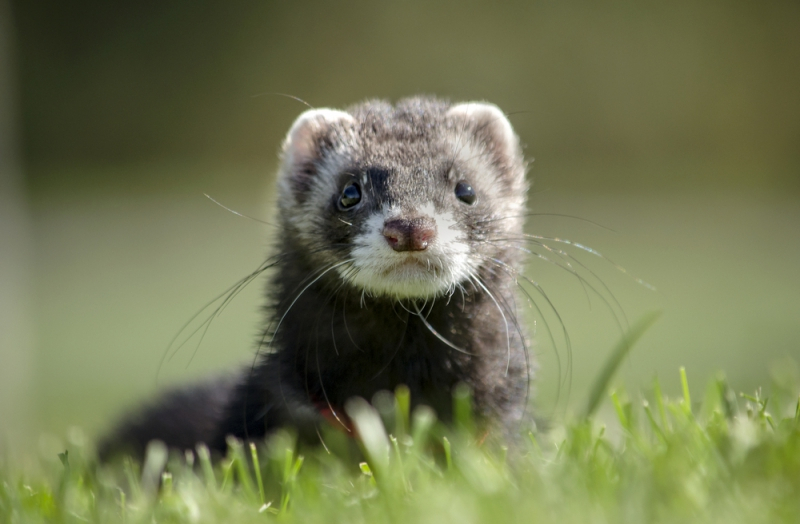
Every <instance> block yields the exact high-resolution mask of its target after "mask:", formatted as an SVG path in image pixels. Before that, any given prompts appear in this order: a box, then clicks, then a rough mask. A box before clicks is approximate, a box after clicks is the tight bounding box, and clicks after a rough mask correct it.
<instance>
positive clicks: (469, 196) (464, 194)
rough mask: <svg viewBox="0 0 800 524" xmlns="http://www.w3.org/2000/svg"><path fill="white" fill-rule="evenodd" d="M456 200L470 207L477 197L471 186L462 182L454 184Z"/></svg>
mask: <svg viewBox="0 0 800 524" xmlns="http://www.w3.org/2000/svg"><path fill="white" fill-rule="evenodd" d="M456 198H457V199H459V200H461V201H462V202H464V203H465V204H469V205H472V204H474V203H475V201H476V200H477V199H478V196H477V195H476V194H475V190H474V189H472V186H471V185H469V184H467V183H466V182H464V181H463V180H462V181H461V182H459V183H458V184H456Z"/></svg>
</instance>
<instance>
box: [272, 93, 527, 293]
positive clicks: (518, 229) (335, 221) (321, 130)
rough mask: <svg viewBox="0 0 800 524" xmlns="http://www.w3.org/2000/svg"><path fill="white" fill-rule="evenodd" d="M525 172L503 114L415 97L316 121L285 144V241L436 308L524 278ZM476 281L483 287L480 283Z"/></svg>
mask: <svg viewBox="0 0 800 524" xmlns="http://www.w3.org/2000/svg"><path fill="white" fill-rule="evenodd" d="M526 189H527V186H526V183H525V162H524V160H523V157H522V153H521V151H520V146H519V140H518V139H517V136H516V135H515V134H514V131H513V129H512V128H511V124H510V123H509V122H508V120H507V119H506V117H505V115H504V114H503V113H502V112H501V111H500V110H499V109H498V108H497V107H496V106H494V105H491V104H486V103H480V102H477V103H465V104H458V105H450V104H448V103H446V102H443V101H440V100H434V99H429V98H414V99H408V100H403V101H401V102H399V103H398V104H397V105H396V106H394V107H393V106H391V105H390V104H388V103H385V102H366V103H364V104H361V105H357V106H355V107H352V108H350V109H349V110H348V111H347V112H344V111H336V110H331V109H313V110H310V111H306V112H305V113H303V114H302V115H300V117H299V118H298V119H297V120H296V121H295V123H294V125H292V128H291V130H290V131H289V134H288V136H287V138H286V141H285V143H284V150H283V163H282V166H281V171H280V177H279V193H280V194H279V202H280V210H281V217H282V220H283V227H284V228H285V231H283V234H286V235H290V236H291V240H292V242H293V243H294V244H295V246H297V247H298V248H300V249H303V250H304V251H305V252H307V253H308V256H309V257H311V261H312V262H313V263H314V265H316V266H317V267H318V268H319V269H320V270H321V271H325V270H328V271H334V270H335V271H336V272H338V274H339V276H340V277H341V278H342V279H343V280H344V281H345V283H346V284H347V285H350V286H353V287H354V288H356V289H358V290H362V291H364V292H366V294H368V295H376V296H388V297H393V298H430V297H436V296H440V295H444V294H448V293H452V292H453V291H454V290H456V289H457V288H458V286H465V287H470V288H472V287H474V285H475V283H474V279H476V278H477V276H478V274H479V271H480V270H481V268H484V267H489V266H492V267H494V269H495V270H497V271H505V272H508V271H514V270H516V269H518V268H517V267H516V266H517V263H516V258H518V257H517V256H516V255H512V254H511V252H510V250H509V249H508V240H509V238H514V237H519V235H520V234H521V233H522V223H523V218H522V217H523V215H524V212H525V193H526ZM471 281H473V283H470V282H471Z"/></svg>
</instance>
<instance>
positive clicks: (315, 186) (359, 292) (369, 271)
mask: <svg viewBox="0 0 800 524" xmlns="http://www.w3.org/2000/svg"><path fill="white" fill-rule="evenodd" d="M282 160H283V162H282V165H281V170H280V175H279V220H280V234H279V240H278V243H277V246H276V253H277V254H276V256H275V257H274V268H273V273H272V278H271V281H270V283H269V286H268V297H269V300H268V305H269V311H270V314H269V319H268V325H267V326H266V327H265V336H264V343H263V344H262V346H261V347H260V348H259V351H260V356H259V361H258V363H257V365H256V367H255V368H254V369H252V370H250V369H247V370H246V371H244V372H243V373H242V374H241V375H240V376H235V377H232V378H229V379H225V380H220V381H217V382H210V383H208V384H206V385H201V386H198V387H196V388H194V389H188V390H184V391H177V392H174V393H172V394H168V395H167V396H166V397H164V398H163V399H162V400H161V401H160V403H158V404H157V405H156V406H155V407H153V408H151V409H148V410H145V411H144V412H142V413H141V415H140V416H139V417H138V418H135V419H130V420H129V421H128V422H126V423H123V424H122V425H121V426H120V427H119V429H118V430H117V432H116V433H115V434H114V435H113V436H112V437H111V438H110V439H109V440H108V441H107V442H106V444H105V446H104V447H103V448H102V451H103V453H104V454H108V453H110V452H112V451H114V450H117V449H124V448H125V447H127V448H128V449H130V450H132V451H133V452H138V453H141V452H142V450H143V449H144V446H145V445H146V443H147V442H148V441H149V440H151V439H160V440H163V441H165V442H166V444H167V445H169V446H172V447H176V448H190V447H193V446H194V444H195V443H197V442H205V443H207V444H209V445H210V446H211V447H212V448H216V449H220V450H222V449H224V446H225V437H226V436H227V435H234V436H236V437H239V438H249V439H254V438H259V437H263V436H264V435H265V434H266V433H268V432H269V431H271V430H273V429H275V428H277V427H281V426H293V427H295V428H296V429H297V430H298V431H299V432H300V434H301V435H305V436H308V437H309V438H312V439H313V438H317V431H316V429H317V428H318V426H319V425H320V424H324V423H327V422H326V420H330V418H331V417H327V418H326V417H325V416H324V415H323V413H322V412H323V411H326V412H327V413H328V414H335V415H336V417H339V418H342V419H343V418H344V415H343V413H342V406H343V405H344V403H345V402H346V401H347V400H348V399H349V398H351V397H353V396H360V397H364V398H367V399H369V398H371V397H372V395H373V394H374V393H376V392H377V391H380V390H385V389H388V390H392V389H394V388H395V387H396V386H398V385H400V384H405V385H407V386H408V387H409V388H410V390H411V398H412V401H413V402H414V403H417V404H427V405H429V406H431V407H433V408H434V409H435V410H436V411H437V413H438V415H439V416H440V417H441V418H443V419H445V420H447V419H448V418H449V416H450V409H451V403H452V388H453V387H454V386H455V385H456V384H457V383H459V382H463V383H465V384H467V385H468V386H469V387H470V388H471V390H472V393H473V398H474V402H475V407H476V410H477V412H478V414H479V416H481V417H482V419H483V420H485V421H486V422H487V423H488V425H490V426H494V427H497V428H499V429H500V430H501V431H502V430H505V431H508V430H511V429H513V428H515V427H516V425H517V424H518V423H519V422H520V421H521V420H522V418H523V413H524V411H525V402H526V399H527V392H528V383H529V375H530V366H529V364H528V359H527V353H526V343H525V335H524V330H523V329H522V328H521V327H520V325H519V323H518V322H517V317H518V313H517V308H518V306H519V305H520V302H519V300H518V297H517V293H516V279H515V275H516V273H517V272H518V271H520V270H521V255H522V252H521V250H519V249H517V248H516V247H515V245H518V244H517V243H516V242H518V241H519V240H520V239H521V238H522V233H523V232H522V226H523V218H522V217H523V216H524V214H525V192H526V183H525V163H524V161H523V158H522V155H521V151H520V148H519V144H518V139H517V137H516V135H515V134H514V132H513V131H512V129H511V126H510V124H509V123H508V121H507V119H506V118H505V116H504V115H503V114H502V113H501V112H500V111H499V110H498V109H497V108H496V107H495V106H492V105H489V104H484V103H475V104H460V105H452V106H451V105H450V104H448V103H446V102H443V101H440V100H436V99H430V98H414V99H407V100H403V101H401V102H399V103H398V104H397V105H396V106H391V105H389V104H387V103H385V102H367V103H364V104H361V105H358V106H355V107H353V108H350V109H349V110H348V111H347V112H341V111H333V110H325V109H322V110H311V111H307V112H306V113H304V114H303V115H301V116H300V117H299V118H298V120H297V121H296V122H295V124H294V125H293V127H292V129H291V130H290V131H289V135H288V136H287V139H286V143H285V145H284V153H283V159H282ZM334 418H335V417H334ZM334 423H335V422H334Z"/></svg>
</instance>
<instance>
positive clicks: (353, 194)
mask: <svg viewBox="0 0 800 524" xmlns="http://www.w3.org/2000/svg"><path fill="white" fill-rule="evenodd" d="M359 202H361V186H359V185H358V183H356V182H350V183H349V184H347V185H346V186H344V189H343V190H342V196H340V197H339V209H350V208H351V207H353V206H355V205H356V204H358V203H359Z"/></svg>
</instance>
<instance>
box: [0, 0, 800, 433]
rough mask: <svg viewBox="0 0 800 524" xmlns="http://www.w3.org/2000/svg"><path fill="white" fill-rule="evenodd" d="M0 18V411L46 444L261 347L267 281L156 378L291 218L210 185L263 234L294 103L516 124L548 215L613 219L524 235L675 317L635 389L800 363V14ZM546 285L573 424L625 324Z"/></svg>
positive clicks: (111, 12)
mask: <svg viewBox="0 0 800 524" xmlns="http://www.w3.org/2000/svg"><path fill="white" fill-rule="evenodd" d="M0 4H2V10H0V20H2V24H0V28H1V29H0V32H1V36H2V47H1V48H0V50H2V53H0V55H1V56H2V62H1V65H2V70H0V77H1V78H2V83H0V85H1V86H2V97H1V99H0V108H1V109H2V111H0V116H1V117H2V122H0V124H1V125H0V130H1V132H0V139H2V140H1V141H0V155H2V156H0V161H1V162H2V168H1V169H2V178H0V181H2V186H0V188H1V189H2V200H0V208H2V217H0V218H2V222H0V235H1V236H0V241H1V242H2V245H0V253H2V257H0V261H2V266H0V283H2V287H1V288H0V292H2V297H1V298H2V301H0V330H2V331H1V332H0V368H2V371H1V372H0V382H2V387H0V395H2V397H1V398H0V400H2V402H0V409H2V411H0V416H2V417H3V418H2V419H1V420H0V424H2V425H3V426H4V427H5V429H6V433H8V432H12V433H16V434H18V435H22V438H23V439H24V441H25V442H35V439H34V438H32V436H35V435H38V434H40V433H41V432H48V433H52V434H56V435H62V434H64V432H65V431H66V430H67V428H68V427H70V426H72V425H77V426H80V427H82V428H84V429H85V430H87V431H88V432H89V433H90V434H96V433H97V432H98V431H102V430H103V429H104V428H107V427H108V425H109V424H110V423H111V420H113V417H114V416H115V415H117V414H118V413H119V412H120V411H121V410H123V407H124V406H129V405H130V404H131V403H134V402H136V401H137V400H140V399H143V398H146V397H149V396H151V395H153V394H154V393H155V391H156V390H157V389H159V388H161V387H164V386H166V385H169V384H172V383H176V382H182V381H188V380H191V379H192V378H193V377H196V376H198V375H202V374H205V373H208V372H209V371H210V370H219V369H229V368H230V367H232V366H236V365H241V364H242V363H246V362H249V360H250V359H251V358H252V355H253V349H254V341H255V337H256V334H257V331H258V325H259V321H260V318H261V317H260V313H259V311H258V306H259V304H260V293H261V288H262V286H263V283H260V282H259V283H256V284H253V285H251V286H250V287H249V288H248V289H247V290H246V291H245V292H243V293H242V294H241V295H239V296H238V297H237V298H236V300H235V301H233V303H232V304H231V305H230V307H228V309H227V310H226V311H225V312H224V314H223V315H221V316H220V317H219V318H218V319H217V320H215V322H214V323H213V325H212V326H211V327H210V329H209V330H208V333H207V335H206V337H205V339H204V340H203V342H202V344H200V345H199V346H197V345H196V344H190V345H187V346H185V347H184V348H183V349H181V350H180V351H179V352H178V353H177V354H176V356H175V357H174V358H173V359H172V360H170V361H168V362H167V363H166V364H165V365H164V366H163V368H162V369H161V371H160V372H159V371H158V369H159V362H160V359H161V356H162V354H163V353H164V350H165V348H166V346H167V344H168V343H169V341H170V340H171V338H172V336H173V335H174V334H175V333H176V332H177V331H178V329H180V327H181V326H182V325H183V323H184V321H186V320H187V319H188V318H189V317H191V315H192V314H193V313H194V312H195V311H196V310H197V309H199V308H200V307H201V306H202V305H203V304H205V303H206V302H207V301H208V300H209V299H211V298H213V297H214V296H216V295H217V294H218V293H219V292H221V291H222V290H224V289H225V288H227V287H228V286H229V285H231V284H232V283H234V282H235V281H237V280H238V279H239V278H241V277H242V276H244V275H245V274H247V273H248V272H249V271H251V270H252V269H253V268H255V267H256V266H258V265H259V263H260V262H261V260H263V258H264V257H265V256H266V253H267V249H268V245H269V238H270V236H271V235H272V234H273V231H272V229H271V228H270V227H269V226H265V225H263V224H261V223H259V222H257V221H253V220H248V219H244V218H241V217H238V216H235V215H233V214H231V213H229V212H227V211H225V210H224V209H222V208H221V207H219V206H217V205H215V204H214V203H212V202H211V201H210V200H208V199H206V198H205V197H204V196H203V194H204V193H207V194H209V195H211V196H212V197H214V198H215V199H216V200H218V201H220V202H222V203H224V204H225V205H226V206H229V207H231V208H234V209H236V210H237V211H239V212H242V213H245V214H248V215H251V216H254V217H258V218H261V219H269V217H270V216H271V213H272V211H271V205H272V200H273V198H272V186H273V182H274V171H275V168H276V165H277V159H276V158H277V157H276V153H277V151H278V147H279V144H280V141H281V139H282V136H283V134H284V133H285V131H286V130H287V129H288V127H289V125H290V124H291V122H292V120H293V119H294V118H295V117H296V116H297V115H298V114H299V113H300V112H302V111H303V110H304V109H305V106H304V105H303V104H301V103H299V102H297V101H295V100H293V99H291V98H287V97H283V96H280V95H276V94H274V93H286V94H290V95H293V96H296V97H300V98H302V99H304V100H306V101H308V103H309V104H311V105H314V106H333V107H341V106H346V105H348V104H351V103H353V102H356V101H359V100H362V99H364V98H367V97H382V98H389V99H393V100H394V99H397V98H399V97H402V96H406V95H411V94H416V93H431V94H437V95H440V96H445V97H449V98H451V99H453V100H489V101H492V102H494V103H496V104H498V105H499V106H500V107H501V108H503V109H504V110H505V111H507V113H508V114H509V115H510V119H511V121H512V123H513V125H514V126H515V128H516V129H517V131H518V133H519V135H520V136H521V138H522V140H523V142H524V143H525V144H526V145H527V149H526V152H527V154H528V155H529V156H530V157H531V158H535V162H534V163H533V166H532V170H531V173H530V176H531V180H532V181H533V191H532V194H531V196H530V208H531V211H532V212H535V213H541V214H558V215H571V216H575V217H580V218H583V219H587V220H589V221H592V222H595V223H597V224H601V225H602V226H605V227H607V228H611V229H613V230H614V231H609V230H608V229H604V228H602V227H598V226H596V225H593V224H591V223H589V222H584V221H580V220H576V219H573V218H568V217H562V216H549V215H537V216H534V217H532V218H531V220H530V221H529V231H530V232H532V233H536V234H542V235H547V236H559V237H563V238H568V239H571V240H574V241H577V242H581V243H583V244H586V245H589V246H592V247H593V248H595V249H597V250H599V251H600V252H602V253H603V254H604V255H605V256H607V257H608V258H609V259H610V260H613V261H614V262H615V263H617V264H620V265H621V266H623V267H625V268H626V269H627V270H628V271H629V272H630V273H631V274H633V275H635V276H636V277H640V278H643V279H644V280H646V281H647V282H649V283H650V284H652V285H654V286H655V287H657V289H658V291H656V292H653V291H650V290H649V289H647V288H646V287H645V286H642V285H640V284H638V283H637V282H636V280H635V279H634V278H631V277H630V276H628V275H625V274H622V273H621V272H619V271H617V270H616V269H615V268H614V267H613V265H612V264H610V263H608V262H607V261H605V260H602V259H599V258H595V257H592V256H590V255H586V254H584V253H581V252H579V251H575V250H573V252H574V254H575V256H576V257H578V258H580V260H581V261H583V263H585V264H586V265H587V267H588V268H589V270H591V271H592V272H595V273H596V274H597V275H598V276H599V277H600V278H601V279H602V281H603V282H604V284H605V286H607V287H608V290H610V292H611V293H613V295H614V297H616V300H618V301H619V303H620V304H621V306H622V308H623V309H624V311H625V313H626V314H627V317H628V319H630V320H631V321H635V320H636V319H638V318H640V317H642V316H643V315H644V314H645V313H647V312H649V311H652V310H663V312H664V315H663V317H662V319H661V320H660V322H659V323H658V324H657V325H656V326H655V327H653V328H652V329H651V330H650V331H649V332H648V333H647V335H646V336H645V337H644V339H643V340H642V341H641V343H640V344H639V345H638V346H637V348H636V349H635V351H634V353H633V355H632V356H631V358H630V359H629V360H628V361H627V362H626V363H625V364H624V366H623V369H622V370H621V374H620V377H619V379H618V380H619V381H620V382H622V383H626V384H627V385H628V386H630V387H633V388H637V387H639V386H647V385H648V384H650V382H651V381H652V379H653V377H654V376H659V377H660V379H661V382H662V384H663V385H664V387H665V389H666V390H667V391H668V392H676V391H677V390H678V372H677V370H678V367H679V366H681V365H685V366H686V367H687V369H688V373H689V377H690V380H692V381H693V383H694V384H696V385H697V386H698V388H699V389H700V390H702V387H703V384H704V382H705V380H707V379H708V378H709V377H710V376H711V375H713V374H715V373H717V372H719V371H724V372H725V373H726V374H727V375H728V377H729V378H730V380H731V383H732V384H733V386H734V387H735V388H736V389H738V390H743V391H750V390H752V389H753V388H755V387H757V386H758V385H762V384H763V385H766V384H767V383H768V382H769V379H770V376H771V374H773V373H774V372H775V370H777V371H778V372H779V373H790V372H792V369H793V364H792V362H793V361H794V360H797V359H800V342H799V341H800V318H799V317H800V305H799V304H798V301H799V300H800V272H799V271H798V269H800V96H798V93H800V31H798V27H800V4H798V3H797V2H793V1H779V0H768V1H743V2H724V1H696V0H691V1H690V0H683V1H677V2H668V3H656V2H640V3H631V2H603V3H601V4H603V5H600V4H598V3H597V2H590V1H576V2H550V1H525V2H521V1H515V2H504V3H500V2H485V3H481V2H473V1H449V2H448V1H445V2H427V1H425V2H423V1H409V2H375V1H371V2H368V1H350V2H339V3H324V2H291V3H288V2H202V3H201V2H189V1H177V2H158V1H142V2H123V3H120V2H102V1H99V0H87V1H83V2H55V1H47V0H16V1H13V2H10V4H9V3H8V1H7V0H2V1H0ZM581 271H582V273H583V274H584V275H585V276H586V277H587V278H589V279H593V278H594V277H593V276H592V275H591V273H589V272H588V271H587V270H583V269H581ZM528 274H529V275H530V277H531V278H534V279H536V280H537V281H538V282H540V283H541V285H542V286H543V288H544V289H545V291H546V292H547V293H548V296H549V297H550V298H551V300H552V302H553V303H554V305H555V307H556V308H557V309H558V311H559V313H560V315H561V318H562V319H563V323H564V325H565V326H566V330H567V332H568V334H569V337H570V339H571V344H572V346H571V360H572V369H571V371H568V370H567V367H566V364H567V361H568V360H569V355H568V353H569V352H568V348H567V346H566V343H565V340H564V338H563V332H562V330H561V327H560V325H559V323H558V320H557V319H556V318H555V316H554V315H553V314H552V313H545V318H544V319H541V318H538V319H537V318H536V315H535V314H533V313H531V314H530V318H529V322H530V323H533V322H534V321H536V324H537V334H538V336H537V338H538V347H537V349H536V351H537V353H538V354H539V361H540V364H541V369H540V372H539V385H538V389H539V404H540V406H541V407H540V409H541V410H542V411H543V412H544V413H555V415H556V416H562V415H563V414H565V413H568V412H569V411H570V410H571V409H572V408H574V407H576V406H579V405H581V404H582V403H583V402H584V401H585V400H586V393H587V389H588V387H589V384H590V383H591V381H592V379H593V378H594V377H595V376H596V375H597V372H598V370H599V367H600V366H601V364H602V363H603V362H604V360H605V358H606V356H607V355H608V353H609V351H610V349H611V348H612V347H613V345H614V344H615V342H616V341H617V340H618V339H619V337H620V330H619V328H618V327H617V325H616V323H615V321H614V319H613V316H612V315H611V314H610V313H609V312H608V310H607V309H606V308H605V305H604V303H603V301H602V300H601V299H600V298H598V297H597V296H596V295H594V294H593V293H592V292H591V291H589V292H586V291H585V290H584V288H583V287H582V286H581V285H580V284H579V283H578V282H577V280H576V279H575V278H574V277H573V276H572V275H569V274H567V273H566V272H563V271H559V270H557V269H555V268H553V267H552V266H551V265H548V264H547V263H545V262H542V261H532V262H531V264H530V265H529V269H528ZM594 283H595V284H594V285H595V286H596V287H597V288H598V290H599V291H601V292H602V293H603V294H604V296H605V297H606V300H608V301H609V302H612V303H613V299H612V298H611V297H610V294H609V291H608V290H606V289H605V288H604V286H603V284H599V283H597V281H594ZM539 303H540V304H541V305H542V306H543V308H544V309H547V308H546V307H545V303H544V301H542V300H541V299H540V300H539ZM545 321H546V323H547V324H549V326H550V328H551V329H552V331H553V334H554V337H553V338H554V340H555V345H554V344H553V343H552V342H551V341H550V338H549V337H548V336H547V334H546V333H547V332H546V329H545V325H544V324H545ZM557 355H559V357H560V361H561V364H562V367H561V370H560V376H559V368H558V362H557V360H558V359H557ZM567 378H571V382H572V387H571V392H570V394H569V395H567V394H566V393H565V389H562V393H561V395H560V398H558V399H557V397H556V391H557V384H558V382H559V380H562V381H564V380H566V379H567Z"/></svg>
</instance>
